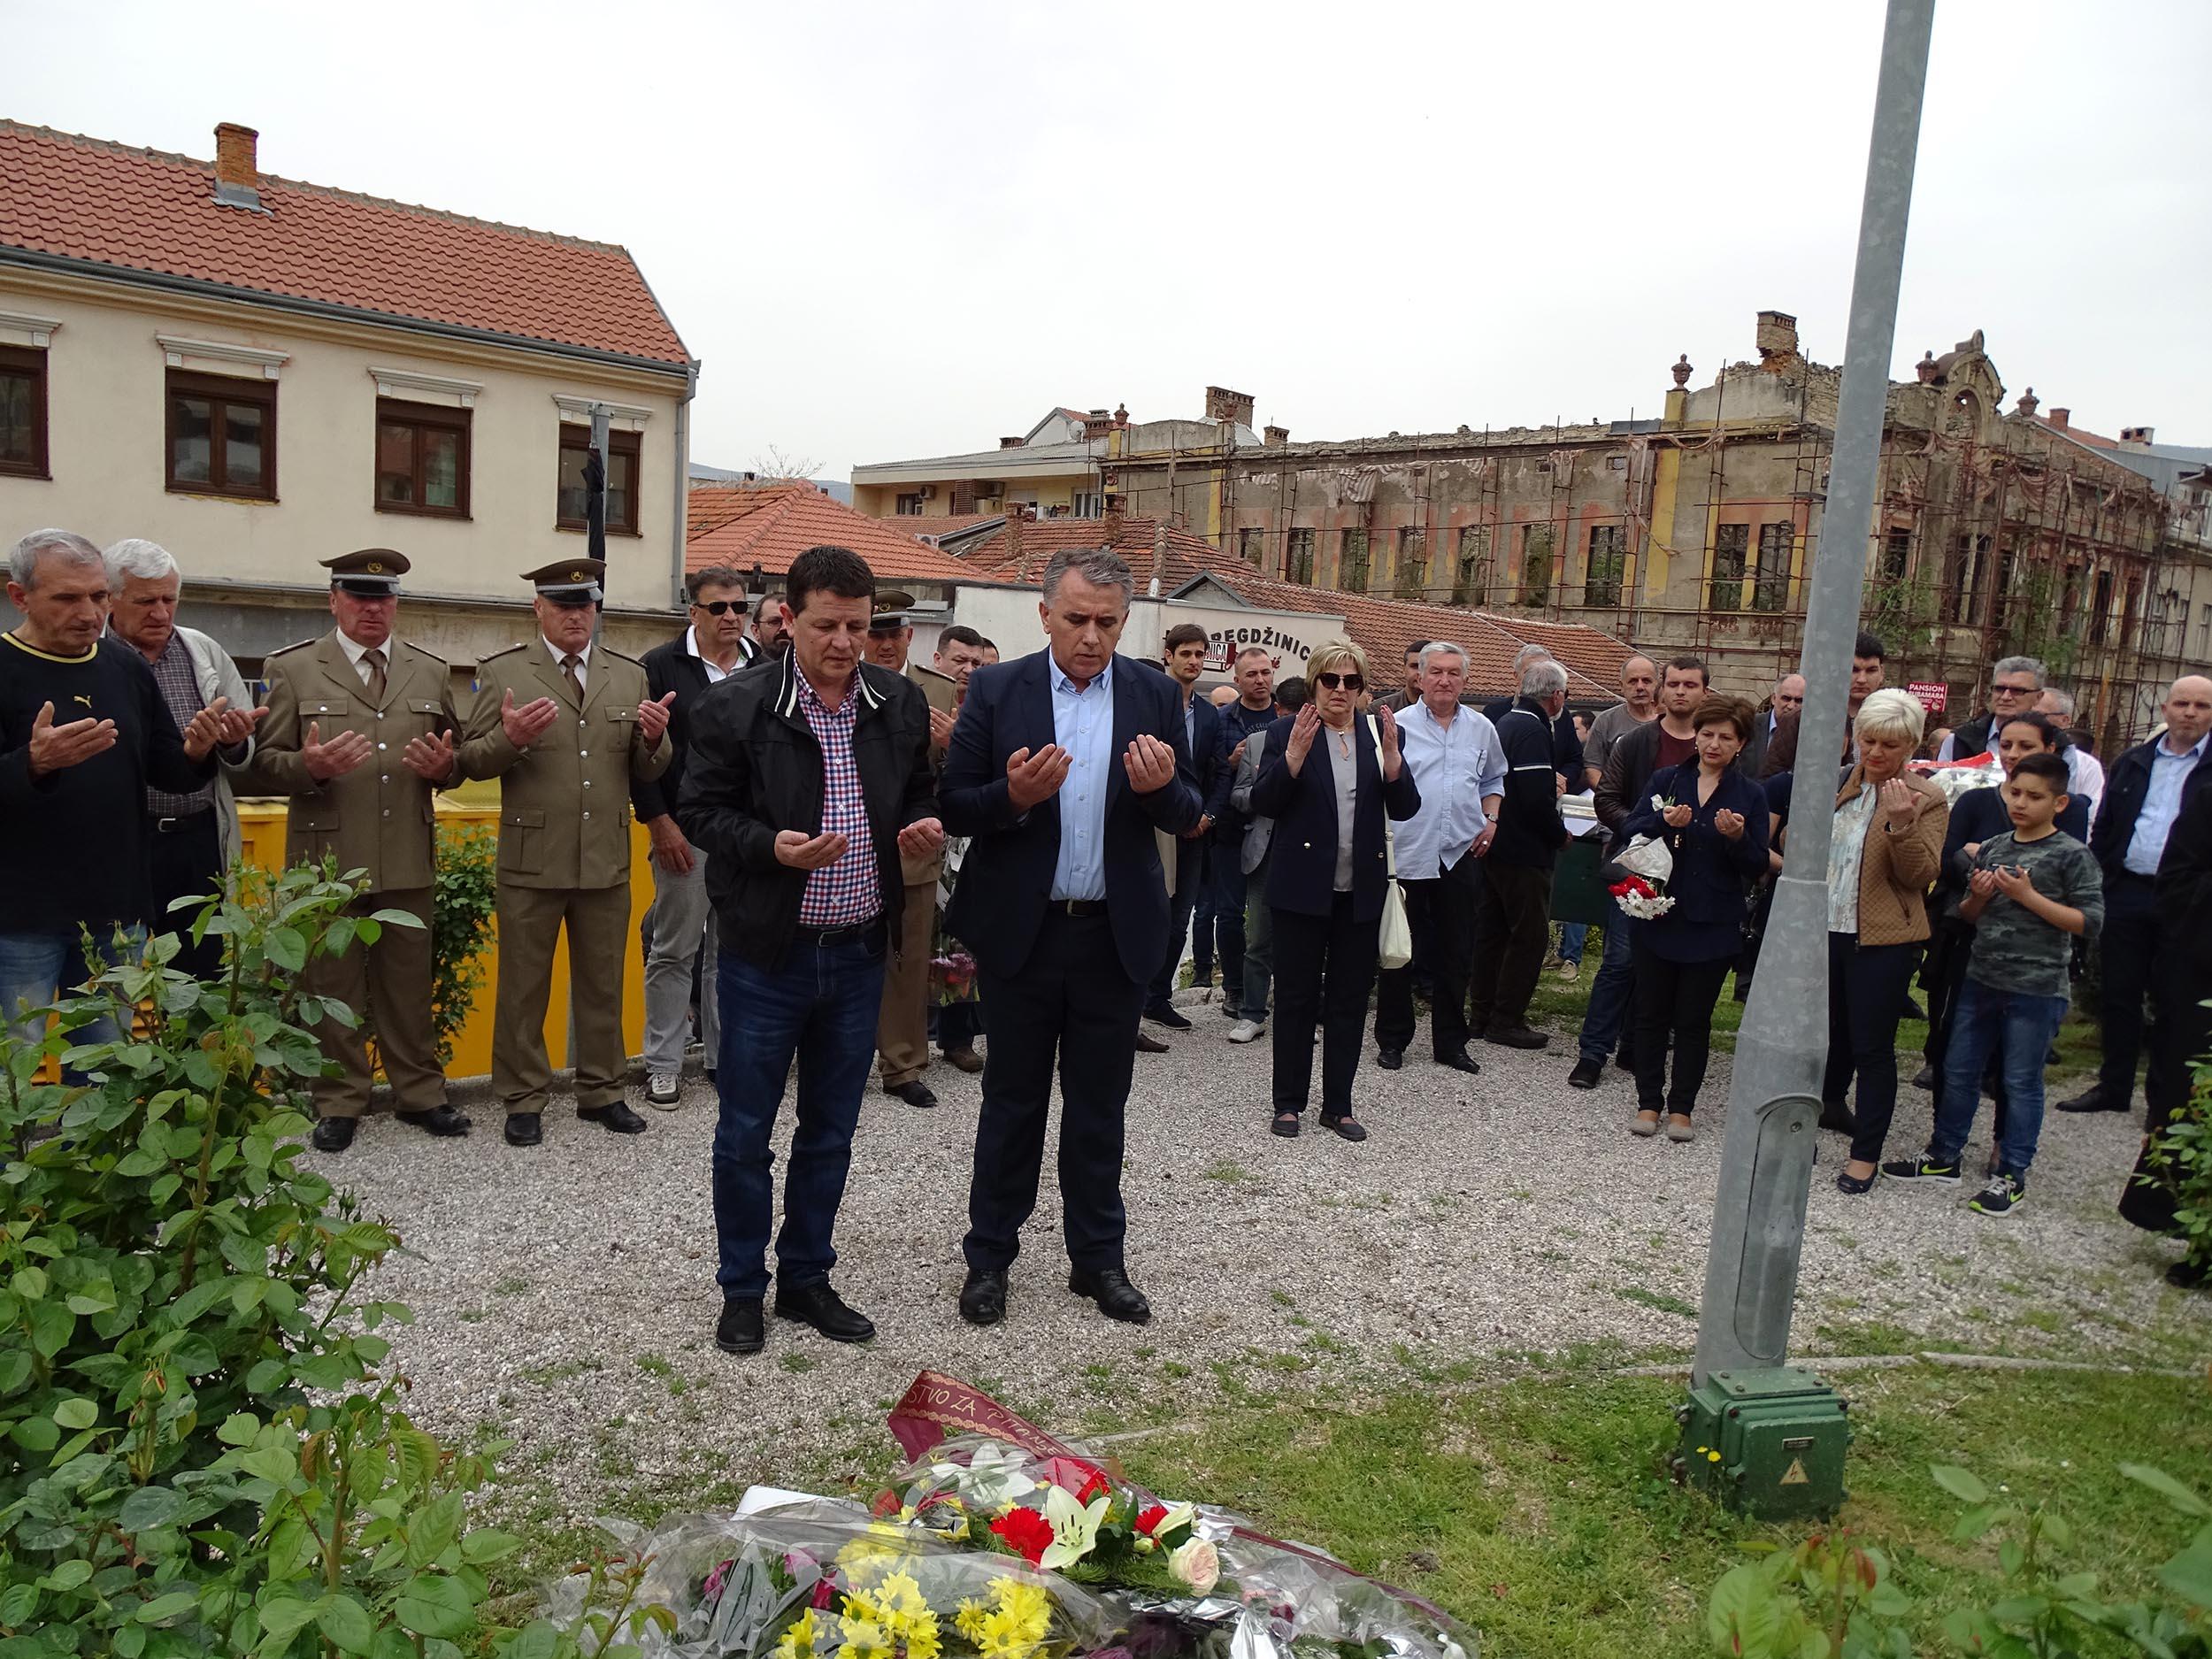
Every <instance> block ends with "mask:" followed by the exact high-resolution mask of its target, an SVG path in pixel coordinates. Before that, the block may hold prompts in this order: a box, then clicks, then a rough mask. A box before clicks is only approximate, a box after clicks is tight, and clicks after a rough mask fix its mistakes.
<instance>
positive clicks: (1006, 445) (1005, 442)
mask: <svg viewBox="0 0 2212 1659" xmlns="http://www.w3.org/2000/svg"><path fill="white" fill-rule="evenodd" d="M998 447H999V448H1000V449H1020V448H1021V447H1022V440H1021V439H1019V438H1001V439H1000V440H999V441H998Z"/></svg>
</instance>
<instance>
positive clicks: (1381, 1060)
mask: <svg viewBox="0 0 2212 1659" xmlns="http://www.w3.org/2000/svg"><path fill="white" fill-rule="evenodd" d="M1405 1063H1406V1051H1405V1050H1404V1049H1402V1048H1385V1049H1384V1050H1383V1051H1382V1052H1381V1053H1380V1054H1379V1055H1377V1056H1375V1064H1377V1065H1379V1066H1380V1067H1382V1069H1383V1070H1384V1071H1396V1070H1397V1069H1398V1068H1399V1067H1400V1066H1402V1065H1403V1064H1405Z"/></svg>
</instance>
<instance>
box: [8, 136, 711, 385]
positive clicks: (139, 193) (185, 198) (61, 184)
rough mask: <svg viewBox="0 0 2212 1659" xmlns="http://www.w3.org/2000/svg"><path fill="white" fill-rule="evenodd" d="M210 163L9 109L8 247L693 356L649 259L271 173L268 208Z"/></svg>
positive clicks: (566, 340) (609, 346) (667, 360)
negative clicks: (230, 200)
mask: <svg viewBox="0 0 2212 1659" xmlns="http://www.w3.org/2000/svg"><path fill="white" fill-rule="evenodd" d="M214 184H215V170H214V165H213V164H212V163H211V162H205V161H196V160H193V159H192V158H190V157H185V156H173V155H168V154H165V153H164V152H162V151H159V150H136V149H133V148H131V147H129V146H127V145H123V144H112V143H108V142H104V141H102V140H99V139H93V138H81V137H78V136H76V135H74V134H68V133H58V132H54V131H52V130H50V129H49V128H46V127H27V126H24V125H22V124H21V123H19V122H16V121H9V120H0V247H12V248H19V249H23V250H27V251H29V252H32V253H38V254H48V255H56V256H59V257H65V258H69V259H73V260H83V261H89V262H91V263H93V264H96V265H110V266H113V267H116V268H118V269H119V270H124V271H135V272H146V273H156V274H159V275H165V276H173V277H185V278H190V279H192V280H196V281H201V282H209V283H215V284H219V285H220V286H222V287H224V288H234V289H237V290H239V291H240V293H241V294H242V295H244V296H249V297H250V296H254V295H257V294H258V295H271V296H286V297H288V298H292V299H298V300H308V301H313V302H316V303H322V304H328V305H336V306H342V307H345V308H347V309H348V310H351V311H365V312H373V313H378V314H380V315H382V316H387V317H393V318H400V319H415V320H419V321H425V322H431V323H438V324H443V325H449V326H458V327H462V328H467V329H472V330H480V331H482V332H484V333H487V334H499V335H505V336H508V337H511V338H515V339H519V340H525V341H536V342H549V343H551V344H555V345H559V346H569V347H580V348H582V349H587V350H590V351H594V352H605V353H611V354H612V355H615V356H618V357H634V358H640V359H644V360H647V361H649V362H654V363H661V364H668V365H683V364H685V363H687V362H688V361H689V353H688V352H687V351H686V350H685V349H684V342H682V341H681V340H680V339H679V338H678V337H677V334H676V330H675V328H674V326H672V324H671V323H670V322H669V320H668V318H667V317H666V315H665V314H664V313H663V311H661V308H660V303H659V302H658V301H657V300H656V299H655V298H654V297H653V293H652V290H651V289H650V288H648V287H647V286H646V282H645V278H644V276H643V275H642V274H641V273H640V272H639V270H638V268H637V265H636V263H635V262H634V260H633V259H632V258H631V257H630V256H629V255H628V254H627V253H626V252H625V251H624V250H622V249H620V248H617V247H613V246H611V245H610V244H608V243H605V242H583V241H580V240H578V239H576V238H574V237H569V236H555V235H549V234H546V233H544V232H542V231H534V230H524V229H520V228H518V227H515V226H511V225H499V224H494V223H492V222H490V221H488V220H486V219H466V218H464V217H462V216H461V215H459V214H456V213H442V212H439V211H435V210H434V209H430V208H426V207H410V206H407V205H405V204H402V203H398V202H387V201H382V200H380V199H378V198H376V197H373V196H356V195H353V194H352V193H350V192H349V191H344V190H334V189H329V188H325V187H324V186H321V185H313V184H301V183H298V182H296V181H295V180H289V179H279V178H274V177H272V176H270V175H268V174H266V173H264V174H263V175H262V176H261V180H260V186H259V188H260V192H261V202H262V205H263V206H264V207H265V209H267V210H268V211H265V212H254V211H249V210H247V209H243V208H237V207H228V206H223V205H220V204H218V203H217V202H216V201H215V200H214Z"/></svg>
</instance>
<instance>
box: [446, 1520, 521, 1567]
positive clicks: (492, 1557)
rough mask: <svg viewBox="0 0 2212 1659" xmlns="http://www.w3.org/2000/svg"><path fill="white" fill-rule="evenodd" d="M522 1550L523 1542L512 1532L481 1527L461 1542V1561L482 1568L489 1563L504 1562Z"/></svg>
mask: <svg viewBox="0 0 2212 1659" xmlns="http://www.w3.org/2000/svg"><path fill="white" fill-rule="evenodd" d="M520 1548H522V1540H520V1539H519V1538H517V1537H516V1536H515V1535H514V1534H513V1533H512V1532H497V1531H495V1530H494V1529H493V1528H491V1527H488V1526H486V1527H479V1528H478V1529H477V1530H476V1531H475V1532H471V1533H470V1534H469V1535H468V1536H467V1537H466V1538H464V1539H463V1540H461V1559H462V1560H463V1561H465V1562H467V1563H469V1565H470V1566H472V1567H481V1566H483V1565H485V1564H486V1563H488V1562H494V1561H504V1560H505V1559H506V1558H507V1557H508V1556H510V1555H513V1554H514V1553H515V1551H517V1550H518V1549H520Z"/></svg>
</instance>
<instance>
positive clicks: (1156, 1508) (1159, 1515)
mask: <svg viewBox="0 0 2212 1659" xmlns="http://www.w3.org/2000/svg"><path fill="white" fill-rule="evenodd" d="M1165 1519H1167V1505H1166V1504H1164V1503H1156V1504H1154V1505H1153V1506H1152V1507H1151V1508H1150V1509H1147V1510H1146V1511H1145V1512H1144V1513H1143V1514H1142V1515H1140V1516H1139V1517H1137V1531H1139V1532H1141V1533H1143V1534H1144V1535H1145V1536H1146V1537H1147V1538H1149V1537H1151V1536H1152V1529H1153V1528H1154V1527H1156V1526H1157V1525H1159V1524H1160V1523H1161V1522H1162V1521H1164V1520H1165Z"/></svg>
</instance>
